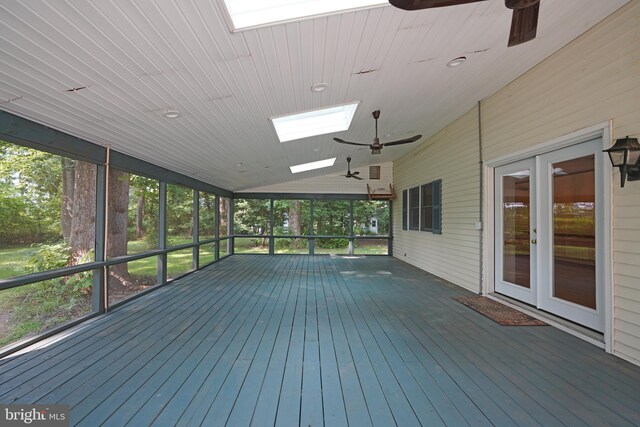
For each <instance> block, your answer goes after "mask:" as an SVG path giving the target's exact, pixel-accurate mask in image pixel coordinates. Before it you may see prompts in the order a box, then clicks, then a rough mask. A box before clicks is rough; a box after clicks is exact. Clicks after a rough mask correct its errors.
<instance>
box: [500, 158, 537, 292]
mask: <svg viewBox="0 0 640 427" xmlns="http://www.w3.org/2000/svg"><path fill="white" fill-rule="evenodd" d="M529 175H530V173H529V170H523V171H519V172H514V173H511V174H508V175H503V176H502V227H503V229H502V236H503V242H502V254H503V260H502V280H504V281H505V282H509V283H513V284H515V285H518V286H522V287H524V288H530V287H531V250H530V246H529V240H530V236H529V233H530V232H529V216H530V205H531V203H530V200H529V185H530V183H529Z"/></svg>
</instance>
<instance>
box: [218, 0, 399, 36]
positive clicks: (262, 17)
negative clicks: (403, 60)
mask: <svg viewBox="0 0 640 427" xmlns="http://www.w3.org/2000/svg"><path fill="white" fill-rule="evenodd" d="M224 2H225V4H226V6H227V10H228V11H229V15H230V16H231V21H232V22H233V27H234V29H236V30H238V29H242V28H248V27H256V26H259V25H265V24H271V23H274V22H280V21H290V20H296V19H300V18H306V17H308V16H314V15H323V14H327V13H333V12H340V11H343V10H349V9H360V8H365V7H371V6H377V5H383V4H389V3H388V0H225V1H224Z"/></svg>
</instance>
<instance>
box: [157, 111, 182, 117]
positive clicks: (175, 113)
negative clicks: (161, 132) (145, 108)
mask: <svg viewBox="0 0 640 427" xmlns="http://www.w3.org/2000/svg"><path fill="white" fill-rule="evenodd" d="M162 115H163V116H165V117H166V118H167V119H177V118H178V117H180V116H181V114H180V111H178V110H173V109H170V110H166V111H165V112H164V113H162Z"/></svg>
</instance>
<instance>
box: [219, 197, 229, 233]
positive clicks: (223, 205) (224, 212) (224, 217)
mask: <svg viewBox="0 0 640 427" xmlns="http://www.w3.org/2000/svg"><path fill="white" fill-rule="evenodd" d="M228 204H229V199H227V198H225V197H221V198H220V230H219V234H220V236H228V235H229V222H228V219H229V218H228V212H229V206H228Z"/></svg>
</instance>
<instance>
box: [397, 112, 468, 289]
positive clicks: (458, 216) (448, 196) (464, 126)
mask: <svg viewBox="0 0 640 427" xmlns="http://www.w3.org/2000/svg"><path fill="white" fill-rule="evenodd" d="M394 171H395V172H394V186H395V188H396V193H397V195H398V198H397V199H396V203H394V204H393V209H394V212H393V235H394V240H393V254H394V256H395V257H397V258H399V259H401V260H403V261H406V262H408V263H410V264H413V265H415V266H416V267H419V268H421V269H423V270H427V271H429V272H431V273H433V274H435V275H437V276H439V277H442V278H443V279H446V280H449V281H451V282H453V283H455V284H457V285H460V286H462V287H464V288H466V289H469V290H470V291H473V292H478V290H479V286H478V283H479V274H480V273H479V271H480V256H479V253H480V232H479V231H478V230H476V229H475V223H476V222H477V221H478V217H479V203H480V181H479V173H480V170H479V166H478V113H477V109H473V110H471V111H469V112H468V113H466V114H465V115H463V116H462V117H460V118H459V119H458V120H456V121H455V122H453V123H451V124H450V125H449V126H447V127H446V128H444V129H443V130H441V131H440V132H438V133H437V134H436V135H434V136H433V137H431V138H429V140H428V141H426V142H425V143H423V144H421V145H420V146H419V147H417V148H416V149H415V150H413V151H412V152H410V153H409V154H407V155H405V156H404V157H402V158H401V159H399V160H398V161H397V162H395V163H394ZM437 179H441V180H442V234H433V233H431V232H425V231H417V230H403V229H402V191H403V190H406V189H409V188H412V187H415V186H419V185H422V184H427V183H429V182H432V181H435V180H437Z"/></svg>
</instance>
